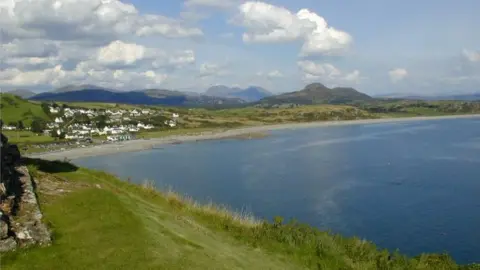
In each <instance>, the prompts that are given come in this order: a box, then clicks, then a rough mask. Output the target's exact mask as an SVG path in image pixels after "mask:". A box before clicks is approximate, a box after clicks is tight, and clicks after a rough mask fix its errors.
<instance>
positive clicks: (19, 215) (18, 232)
mask: <svg viewBox="0 0 480 270" xmlns="http://www.w3.org/2000/svg"><path fill="white" fill-rule="evenodd" d="M1 147H2V149H1V150H2V152H1V162H2V167H1V173H2V178H1V182H0V252H6V251H10V250H13V249H16V248H17V247H27V246H31V245H36V244H38V245H48V244H50V243H51V234H50V231H49V230H48V228H47V226H46V225H45V224H44V223H43V222H42V213H41V212H40V208H39V205H38V201H37V197H36V194H35V189H34V180H33V179H32V178H31V176H30V174H29V172H28V169H27V167H26V166H24V165H23V164H21V163H20V154H19V152H18V148H17V147H16V146H15V145H12V144H9V143H8V140H7V138H6V137H5V136H3V134H2V145H1Z"/></svg>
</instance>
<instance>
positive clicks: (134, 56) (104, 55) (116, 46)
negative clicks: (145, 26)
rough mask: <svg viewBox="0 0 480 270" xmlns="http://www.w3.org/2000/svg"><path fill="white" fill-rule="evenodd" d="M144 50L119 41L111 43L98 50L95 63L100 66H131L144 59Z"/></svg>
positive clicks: (142, 47)
mask: <svg viewBox="0 0 480 270" xmlns="http://www.w3.org/2000/svg"><path fill="white" fill-rule="evenodd" d="M145 53H146V48H145V47H144V46H141V45H137V44H133V43H124V42H122V41H120V40H116V41H113V42H111V43H110V44H108V45H107V46H105V47H102V48H100V49H99V50H98V54H97V59H96V60H97V61H98V62H99V63H100V64H105V65H111V64H122V65H131V64H135V63H136V62H137V61H139V60H142V59H143V58H144V57H145Z"/></svg>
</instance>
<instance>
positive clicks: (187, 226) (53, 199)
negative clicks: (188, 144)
mask: <svg viewBox="0 0 480 270" xmlns="http://www.w3.org/2000/svg"><path fill="white" fill-rule="evenodd" d="M26 162H27V164H29V170H30V173H31V174H32V176H33V177H34V179H35V181H36V184H37V193H38V196H39V201H40V203H41V209H42V211H43V213H44V218H45V220H46V221H47V223H48V224H49V226H50V228H52V229H53V232H54V243H53V244H52V245H51V246H49V247H42V248H31V249H28V250H19V251H16V252H11V253H7V254H4V255H2V257H1V261H0V263H1V269H2V270H3V269H5V270H6V269H262V270H263V269H435V270H437V269H480V268H479V267H475V266H458V265H456V264H455V263H454V262H453V261H452V260H451V259H450V257H448V256H447V255H435V254H431V255H421V256H419V257H416V258H407V257H405V256H402V255H400V254H389V253H388V252H387V251H381V250H378V249H377V248H376V247H375V246H374V245H373V244H372V243H369V242H366V241H364V240H360V239H357V238H344V237H341V236H339V235H332V234H329V233H326V232H321V231H318V230H316V229H314V228H312V227H309V226H306V225H302V224H297V223H295V222H289V223H287V224H283V223H282V220H281V219H280V218H277V219H276V220H275V221H274V222H273V223H267V222H263V221H259V220H256V219H254V218H252V217H251V216H249V215H246V214H238V213H237V214H236V213H233V212H229V211H228V210H226V209H225V208H222V207H218V206H215V205H213V204H209V205H199V204H196V203H195V202H193V201H192V200H189V199H188V198H182V197H181V196H179V195H177V194H175V193H173V192H168V191H167V192H158V191H156V190H155V188H154V187H153V186H152V185H151V184H149V183H148V182H147V183H146V184H144V185H142V186H140V185H134V184H130V183H128V182H127V181H121V180H119V179H118V178H116V177H114V176H112V175H110V174H107V173H104V172H99V171H93V170H88V169H84V168H77V167H75V166H73V165H71V164H68V163H63V162H48V161H42V160H31V159H29V160H27V161H26Z"/></svg>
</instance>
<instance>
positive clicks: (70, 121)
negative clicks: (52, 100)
mask: <svg viewBox="0 0 480 270" xmlns="http://www.w3.org/2000/svg"><path fill="white" fill-rule="evenodd" d="M48 110H49V111H50V114H51V115H52V116H53V119H54V121H53V122H51V123H47V124H46V128H45V130H44V134H46V135H50V136H53V135H55V134H54V132H55V133H57V135H61V134H62V133H63V134H65V139H84V138H90V137H92V136H98V135H107V139H108V140H109V141H117V140H126V139H131V138H133V137H134V136H133V135H132V134H133V133H136V132H139V131H141V130H151V129H154V128H155V126H153V125H151V124H145V123H142V121H141V119H143V118H146V117H149V116H153V115H158V114H163V115H165V113H164V112H162V111H158V110H153V109H130V110H127V109H83V108H68V107H63V108H61V107H58V106H56V105H54V106H49V107H48ZM79 115H84V116H87V117H88V118H91V119H93V118H95V117H97V116H100V115H104V116H106V121H105V124H106V126H105V127H103V128H99V127H98V126H97V125H96V124H94V123H92V124H80V123H76V122H75V116H79ZM179 117H180V115H179V114H178V113H172V114H171V117H170V119H169V120H166V121H165V122H164V124H165V125H166V126H168V127H176V126H177V121H178V118H179ZM132 120H135V121H132ZM92 122H94V121H92ZM125 122H126V123H129V124H124V123H125ZM132 122H133V123H135V124H133V123H132ZM102 126H103V125H102ZM2 129H4V130H16V129H17V128H16V127H15V126H11V125H5V126H3V127H2ZM25 129H26V130H30V127H27V128H25Z"/></svg>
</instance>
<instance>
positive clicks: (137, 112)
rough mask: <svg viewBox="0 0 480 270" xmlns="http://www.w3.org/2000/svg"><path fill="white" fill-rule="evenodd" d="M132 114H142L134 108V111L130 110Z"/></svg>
mask: <svg viewBox="0 0 480 270" xmlns="http://www.w3.org/2000/svg"><path fill="white" fill-rule="evenodd" d="M130 116H140V112H139V111H137V110H136V109H134V110H133V111H131V112H130Z"/></svg>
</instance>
